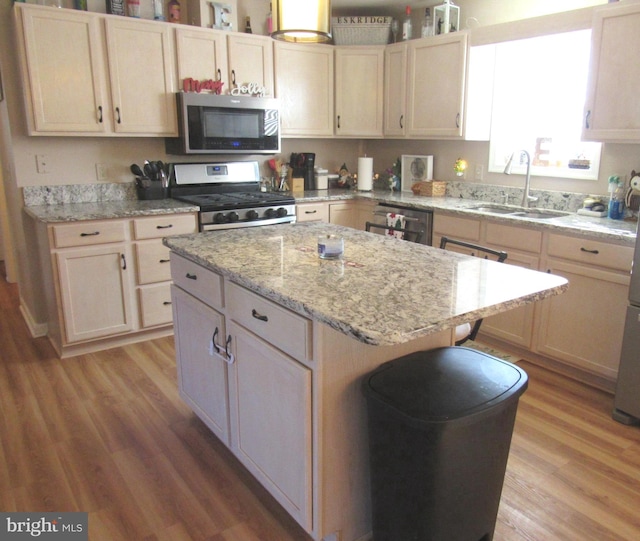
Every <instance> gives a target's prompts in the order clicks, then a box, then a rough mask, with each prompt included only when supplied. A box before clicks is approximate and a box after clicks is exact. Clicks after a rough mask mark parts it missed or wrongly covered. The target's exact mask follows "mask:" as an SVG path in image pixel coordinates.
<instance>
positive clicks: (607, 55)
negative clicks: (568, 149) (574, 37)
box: [582, 2, 640, 142]
mask: <svg viewBox="0 0 640 541" xmlns="http://www.w3.org/2000/svg"><path fill="white" fill-rule="evenodd" d="M638 28H640V4H638V3H637V2H633V3H629V2H621V3H620V4H616V5H615V6H607V7H606V8H602V9H597V10H595V12H594V18H593V30H592V34H591V64H590V67H589V83H588V87H587V100H586V105H585V117H584V124H583V130H582V136H583V139H586V140H590V141H620V142H624V141H629V142H632V141H633V142H638V141H640V108H639V107H638V93H637V88H636V86H635V83H636V82H638V81H640V64H639V63H638V61H637V58H636V53H637V47H635V46H634V45H633V44H635V43H637V40H638V37H637V36H638ZM623 82H626V83H627V84H623Z"/></svg>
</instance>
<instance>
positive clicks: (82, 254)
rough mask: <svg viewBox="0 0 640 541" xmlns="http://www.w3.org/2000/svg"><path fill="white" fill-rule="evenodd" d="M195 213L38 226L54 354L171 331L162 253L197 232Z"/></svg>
mask: <svg viewBox="0 0 640 541" xmlns="http://www.w3.org/2000/svg"><path fill="white" fill-rule="evenodd" d="M197 228H198V225H197V218H196V215H195V213H186V214H167V215H162V216H145V217H139V218H132V219H107V220H86V221H84V220H83V221H78V222H70V223H56V224H49V225H42V226H41V227H39V230H38V233H37V236H38V238H39V245H40V247H41V251H42V252H41V253H42V257H43V258H45V259H46V258H48V259H49V260H50V262H51V264H50V265H46V266H44V267H43V281H44V283H45V284H47V287H48V289H50V290H51V292H47V293H48V295H47V310H48V335H49V338H50V339H51V342H52V343H53V345H54V347H55V348H56V350H57V351H58V353H59V354H60V356H61V357H67V356H69V355H73V354H78V353H85V352H89V351H95V350H100V349H105V348H106V347H110V346H113V345H121V344H125V343H128V342H132V341H137V340H141V339H143V338H153V337H157V336H163V335H165V334H168V333H170V332H171V322H172V309H171V291H170V286H171V278H172V277H171V272H170V265H169V259H170V258H169V250H168V249H167V248H166V247H165V246H164V245H163V244H162V238H163V237H166V236H169V235H178V234H182V233H194V232H196V231H197Z"/></svg>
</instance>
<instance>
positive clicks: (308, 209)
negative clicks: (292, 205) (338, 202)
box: [296, 203, 329, 222]
mask: <svg viewBox="0 0 640 541" xmlns="http://www.w3.org/2000/svg"><path fill="white" fill-rule="evenodd" d="M296 220H297V221H298V222H328V221H329V205H327V204H326V203H305V204H303V205H296Z"/></svg>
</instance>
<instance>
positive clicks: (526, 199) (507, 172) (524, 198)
mask: <svg viewBox="0 0 640 541" xmlns="http://www.w3.org/2000/svg"><path fill="white" fill-rule="evenodd" d="M517 152H519V153H520V156H521V157H522V155H523V154H524V155H525V156H526V157H527V175H526V177H525V180H524V194H523V195H522V206H523V207H524V208H526V209H528V208H529V203H530V202H531V201H537V200H538V198H537V197H533V196H531V195H529V188H530V186H531V155H530V154H529V153H528V152H527V151H526V150H518V151H517ZM515 155H516V153H515V152H513V153H512V154H511V156H509V160H508V161H507V165H505V167H504V174H505V175H510V174H511V165H512V163H513V157H514V156H515Z"/></svg>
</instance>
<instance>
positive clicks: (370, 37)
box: [331, 17, 393, 45]
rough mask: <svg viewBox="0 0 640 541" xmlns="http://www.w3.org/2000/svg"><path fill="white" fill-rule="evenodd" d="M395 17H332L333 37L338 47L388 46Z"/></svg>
mask: <svg viewBox="0 0 640 541" xmlns="http://www.w3.org/2000/svg"><path fill="white" fill-rule="evenodd" d="M392 19H393V17H332V18H331V35H332V36H333V42H334V43H335V44H336V45H386V44H387V43H389V37H390V35H391V21H392Z"/></svg>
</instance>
